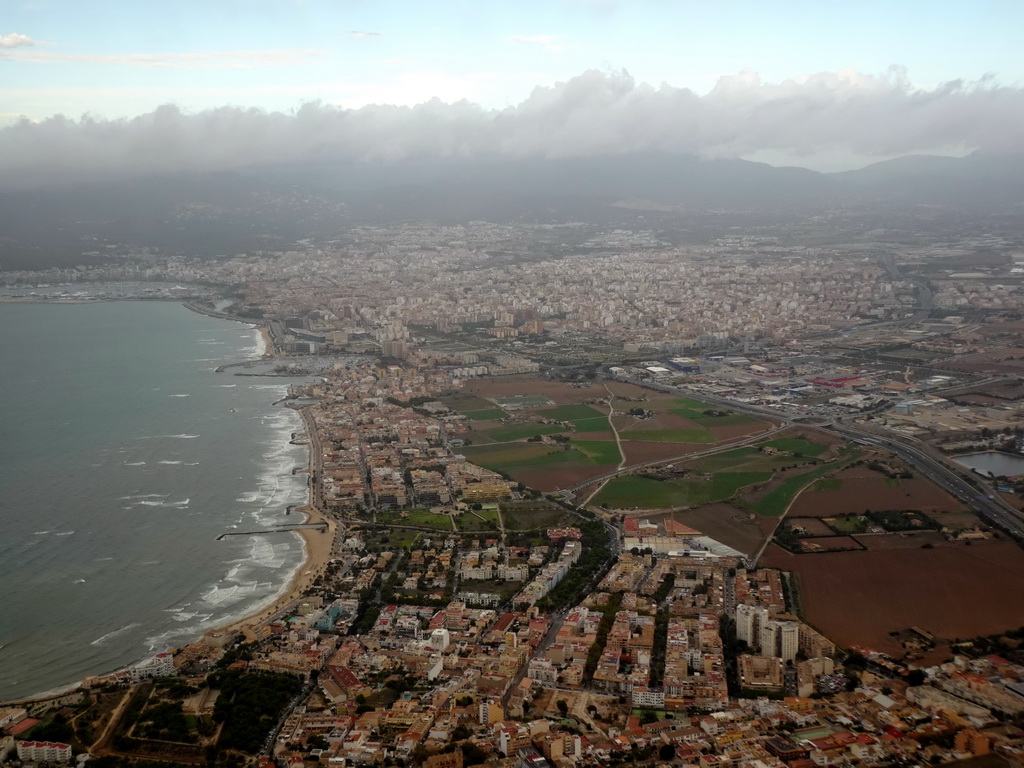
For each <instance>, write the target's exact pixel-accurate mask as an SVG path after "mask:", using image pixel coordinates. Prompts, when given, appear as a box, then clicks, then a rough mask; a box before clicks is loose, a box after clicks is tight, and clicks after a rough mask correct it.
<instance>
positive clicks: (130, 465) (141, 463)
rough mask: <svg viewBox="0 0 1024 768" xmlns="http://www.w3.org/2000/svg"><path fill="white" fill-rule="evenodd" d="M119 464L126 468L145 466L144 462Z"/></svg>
mask: <svg viewBox="0 0 1024 768" xmlns="http://www.w3.org/2000/svg"><path fill="white" fill-rule="evenodd" d="M121 463H122V464H123V465H124V466H126V467H142V466H145V464H146V462H144V461H124V462H121Z"/></svg>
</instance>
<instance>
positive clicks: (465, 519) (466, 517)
mask: <svg viewBox="0 0 1024 768" xmlns="http://www.w3.org/2000/svg"><path fill="white" fill-rule="evenodd" d="M455 524H456V525H457V526H458V528H459V530H460V531H490V530H493V531H495V532H497V531H498V510H496V509H479V510H477V509H475V510H471V511H469V512H463V513H462V514H461V515H457V516H456V517H455Z"/></svg>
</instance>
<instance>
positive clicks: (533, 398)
mask: <svg viewBox="0 0 1024 768" xmlns="http://www.w3.org/2000/svg"><path fill="white" fill-rule="evenodd" d="M494 402H496V403H497V404H498V405H499V406H501V407H502V408H510V409H517V408H543V407H544V406H545V405H551V401H550V400H548V399H547V398H546V397H544V396H543V395H513V396H512V397H496V398H494Z"/></svg>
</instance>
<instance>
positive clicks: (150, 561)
mask: <svg viewBox="0 0 1024 768" xmlns="http://www.w3.org/2000/svg"><path fill="white" fill-rule="evenodd" d="M160 562H161V561H159V560H144V561H142V562H141V563H139V565H160Z"/></svg>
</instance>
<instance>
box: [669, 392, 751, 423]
mask: <svg viewBox="0 0 1024 768" xmlns="http://www.w3.org/2000/svg"><path fill="white" fill-rule="evenodd" d="M671 410H672V413H674V414H676V415H677V416H682V417H683V418H684V419H689V420H690V421H693V422H695V423H697V424H700V425H701V426H702V427H715V426H718V427H729V426H734V425H736V424H754V423H755V422H756V421H757V419H755V418H753V417H751V416H745V415H744V414H742V413H735V412H733V411H729V410H727V409H722V408H719V407H718V406H713V405H709V404H708V403H702V402H700V401H699V400H693V399H691V398H689V397H680V398H678V399H676V400H674V401H673V402H672V408H671ZM709 410H710V411H723V410H724V411H725V415H724V416H709V415H708V414H706V413H704V412H705V411H709Z"/></svg>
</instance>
